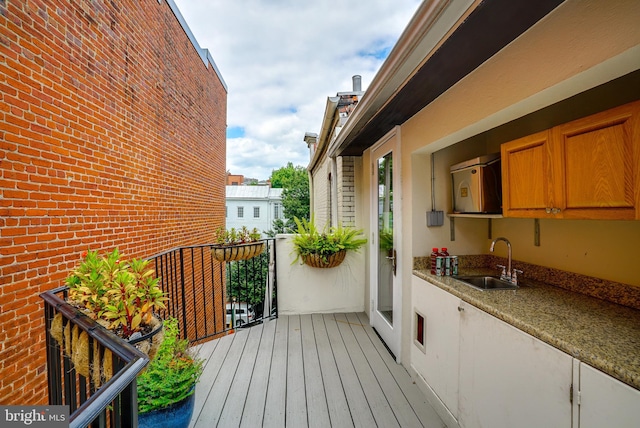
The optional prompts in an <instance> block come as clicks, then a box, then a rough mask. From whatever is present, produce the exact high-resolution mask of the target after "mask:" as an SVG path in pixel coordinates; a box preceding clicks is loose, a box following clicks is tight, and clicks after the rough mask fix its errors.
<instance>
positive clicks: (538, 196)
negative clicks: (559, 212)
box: [500, 131, 555, 217]
mask: <svg viewBox="0 0 640 428" xmlns="http://www.w3.org/2000/svg"><path fill="white" fill-rule="evenodd" d="M500 150H501V157H502V214H503V215H504V216H505V217H549V216H553V214H547V212H546V210H547V208H550V207H553V206H555V205H554V200H553V192H552V186H553V183H554V176H553V167H552V159H551V154H552V151H551V147H550V142H549V131H544V132H539V133H537V134H533V135H528V136H526V137H523V138H519V139H517V140H514V141H510V142H508V143H505V144H503V145H502V146H501V148H500Z"/></svg>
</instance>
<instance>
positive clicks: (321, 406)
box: [300, 315, 331, 428]
mask: <svg viewBox="0 0 640 428" xmlns="http://www.w3.org/2000/svg"><path fill="white" fill-rule="evenodd" d="M300 330H301V333H302V360H303V364H304V385H305V392H306V398H307V415H308V420H309V427H311V428H326V427H328V426H331V422H330V418H329V408H328V407H327V397H326V395H325V388H324V382H323V379H322V371H321V369H320V359H319V357H318V345H317V344H316V337H315V331H314V328H313V322H312V320H311V315H301V316H300Z"/></svg>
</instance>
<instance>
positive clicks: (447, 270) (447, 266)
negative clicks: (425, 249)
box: [440, 247, 451, 276]
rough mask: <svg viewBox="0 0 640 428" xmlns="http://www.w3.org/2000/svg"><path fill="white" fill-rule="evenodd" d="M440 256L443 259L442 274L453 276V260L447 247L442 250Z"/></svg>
mask: <svg viewBox="0 0 640 428" xmlns="http://www.w3.org/2000/svg"><path fill="white" fill-rule="evenodd" d="M440 255H441V256H442V258H443V260H442V262H443V263H442V270H443V273H442V274H443V275H446V276H451V258H450V257H449V252H448V251H447V249H446V247H443V248H442V250H440Z"/></svg>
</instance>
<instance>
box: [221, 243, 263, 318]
mask: <svg viewBox="0 0 640 428" xmlns="http://www.w3.org/2000/svg"><path fill="white" fill-rule="evenodd" d="M268 275H269V254H268V252H267V251H265V252H263V253H262V254H260V255H259V256H256V257H254V258H251V259H249V260H239V261H236V262H230V263H229V264H228V265H227V269H226V276H227V296H228V299H229V300H231V299H233V298H235V300H236V302H247V303H250V304H251V305H253V306H254V309H255V306H258V305H260V307H262V302H263V301H264V292H265V286H266V281H267V278H268Z"/></svg>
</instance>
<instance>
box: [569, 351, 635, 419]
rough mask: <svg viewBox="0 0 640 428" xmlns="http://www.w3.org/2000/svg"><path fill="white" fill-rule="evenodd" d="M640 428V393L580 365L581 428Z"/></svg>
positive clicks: (603, 374)
mask: <svg viewBox="0 0 640 428" xmlns="http://www.w3.org/2000/svg"><path fill="white" fill-rule="evenodd" d="M639 424H640V391H638V390H637V389H634V388H631V387H630V386H628V385H625V384H624V383H622V382H620V381H618V380H617V379H614V378H612V377H611V376H609V375H607V374H605V373H602V372H601V371H599V370H596V369H594V368H593V367H591V366H588V365H586V364H584V363H580V424H579V426H580V428H601V427H616V428H627V427H629V428H631V427H634V428H635V427H638V425H639Z"/></svg>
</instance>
